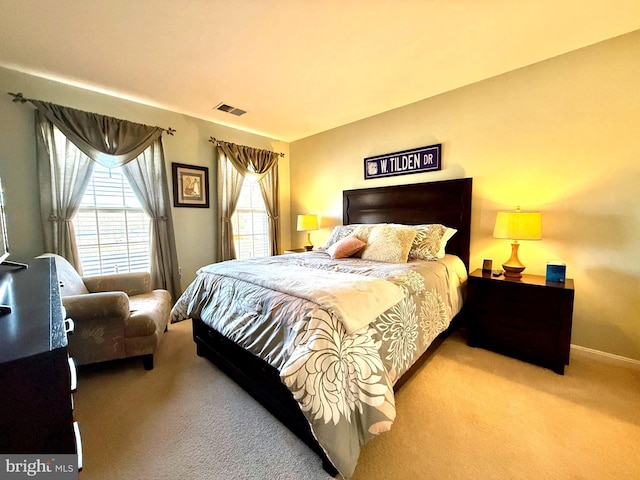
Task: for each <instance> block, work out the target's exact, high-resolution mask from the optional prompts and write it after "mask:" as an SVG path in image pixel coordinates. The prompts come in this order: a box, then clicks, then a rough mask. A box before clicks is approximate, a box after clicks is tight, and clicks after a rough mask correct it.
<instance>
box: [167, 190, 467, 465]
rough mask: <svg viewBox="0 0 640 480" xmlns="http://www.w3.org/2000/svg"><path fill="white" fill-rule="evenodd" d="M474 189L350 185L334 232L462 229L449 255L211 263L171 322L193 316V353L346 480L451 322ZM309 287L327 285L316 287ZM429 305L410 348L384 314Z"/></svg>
mask: <svg viewBox="0 0 640 480" xmlns="http://www.w3.org/2000/svg"><path fill="white" fill-rule="evenodd" d="M471 189H472V179H470V178H464V179H456V180H445V181H439V182H431V183H421V184H411V185H401V186H388V187H377V188H366V189H358V190H348V191H344V192H343V206H344V209H343V225H344V227H343V229H344V230H340V229H339V228H337V229H334V232H332V236H333V235H334V234H338V233H339V234H340V235H342V236H345V235H346V234H348V233H350V234H353V232H354V231H355V232H360V231H363V230H364V231H367V233H371V232H373V230H371V228H373V227H371V228H370V227H368V225H377V226H378V228H376V230H375V231H376V232H379V231H384V232H388V230H389V228H391V227H393V228H397V229H398V231H400V230H402V231H405V230H406V228H405V227H403V226H409V225H433V224H441V225H446V226H447V227H448V228H450V229H455V230H456V233H455V234H454V235H453V236H452V237H451V238H450V239H449V240H448V241H447V242H446V255H445V256H444V257H443V258H439V259H437V260H436V261H423V260H416V261H410V262H407V263H406V264H390V263H381V262H375V261H373V262H372V261H371V260H370V259H366V258H365V259H357V258H356V259H354V258H342V259H332V258H331V256H329V255H328V254H327V252H326V251H323V250H320V251H317V252H305V253H299V254H293V255H282V256H277V257H268V258H267V259H263V260H256V259H252V260H250V261H232V262H221V263H218V264H212V265H208V266H205V267H203V268H202V269H200V270H199V271H198V274H197V277H196V279H195V280H194V282H192V284H191V285H189V287H188V288H187V289H186V290H185V292H184V293H183V295H182V296H181V297H180V299H178V301H177V302H176V305H175V306H174V309H173V311H172V317H171V321H172V322H176V321H180V320H184V319H186V318H191V319H192V322H193V338H194V342H195V344H196V348H197V354H198V355H200V356H204V357H207V358H209V359H210V360H211V361H212V362H213V363H214V364H216V365H217V366H218V367H219V368H220V369H221V370H222V371H224V372H225V373H226V374H227V375H229V376H230V377H231V378H232V379H234V380H235V381H236V382H237V383H238V384H240V385H241V386H242V387H243V388H245V390H247V391H248V392H249V393H250V394H251V395H253V396H254V397H255V398H256V399H257V400H258V401H259V402H260V403H262V404H263V405H264V406H265V407H266V408H267V409H268V410H269V411H270V412H271V413H272V414H273V415H274V416H276V417H277V418H278V419H279V420H280V421H281V422H282V423H284V424H285V425H286V426H287V427H288V428H289V429H290V430H291V431H293V432H294V433H295V434H296V435H297V436H298V437H299V438H300V439H302V440H303V441H304V442H305V443H307V444H308V445H309V446H310V447H311V448H312V449H313V450H314V451H315V452H316V453H317V454H318V455H319V456H320V458H321V459H322V463H323V468H324V469H325V470H326V471H327V472H328V473H330V474H331V475H332V476H336V475H337V474H338V473H341V474H342V475H343V476H345V477H349V476H351V474H352V473H353V471H354V469H355V465H356V462H357V457H358V454H359V451H360V447H361V445H362V444H364V443H366V441H368V440H369V439H370V438H372V437H373V436H375V435H377V434H378V433H381V432H383V431H386V430H388V429H389V428H390V426H391V424H392V422H393V419H394V417H395V403H394V396H393V393H394V391H397V390H398V389H399V388H400V387H401V386H402V385H403V384H404V383H405V382H406V381H407V380H408V379H409V378H410V377H411V375H412V374H413V373H414V372H415V371H416V370H417V369H418V368H419V367H420V366H421V364H422V363H423V362H424V361H425V360H426V359H427V358H428V356H429V355H430V354H431V353H432V352H433V351H434V350H435V349H436V348H437V346H438V345H439V344H440V343H441V342H442V341H443V340H444V338H445V337H446V335H447V334H448V332H450V331H451V330H452V328H454V325H455V324H454V322H453V320H455V318H454V317H455V316H456V314H457V312H459V311H460V309H461V306H462V304H461V302H462V300H461V296H462V292H463V289H464V279H465V278H466V272H467V271H468V266H469V244H470V218H471ZM388 224H391V225H390V226H388ZM351 227H353V229H351ZM356 229H358V230H356ZM393 235H396V233H393ZM412 238H413V237H412ZM373 243H374V242H373V240H372V242H371V244H373ZM364 256H365V255H364V254H363V257H364ZM460 270H462V273H461V272H460ZM427 271H428V272H431V271H433V272H434V275H433V277H434V279H433V280H427V279H428V278H429V279H430V278H431V276H432V275H431V273H428V274H425V272H427ZM454 271H455V272H456V273H455V274H454V273H452V272H454ZM287 272H291V273H293V274H294V275H295V277H296V279H297V280H296V281H295V282H293V281H290V280H288V277H287V275H286V273H287ZM268 277H277V278H276V279H272V278H268ZM285 277H287V278H285ZM365 277H367V278H365ZM454 277H457V281H458V282H459V283H458V284H456V283H455V282H456V278H454ZM417 279H418V280H417ZM432 281H433V282H434V283H433V285H432V286H431V284H429V286H428V287H425V285H427V283H426V282H432ZM273 282H275V283H273ZM349 282H354V283H349ZM338 284H340V285H343V286H345V287H346V288H348V289H349V294H348V295H346V299H344V300H341V302H340V303H325V302H332V301H333V298H334V297H340V296H341V295H342V293H340V291H338V289H337V287H336V285H338ZM436 284H437V285H436ZM310 285H314V286H317V285H320V286H322V285H325V286H326V287H325V288H326V289H325V290H321V293H317V292H316V291H315V290H314V291H313V292H311V291H310V290H311V288H310V287H309V286H310ZM440 289H444V290H440ZM341 291H343V290H341ZM398 292H402V297H398V296H397V295H398ZM429 292H433V295H431V296H430V294H429ZM436 296H437V298H438V299H439V300H438V302H436V303H435V304H434V303H433V302H434V300H433V298H436ZM327 298H329V300H327ZM367 298H368V299H369V301H367ZM372 299H375V300H372ZM408 299H411V301H409V300H408ZM429 302H431V304H433V305H432V306H433V308H434V311H437V315H436V314H428V315H427V316H433V317H434V318H435V317H438V319H439V320H438V323H439V325H438V328H437V329H435V328H432V327H429V326H424V325H423V326H422V333H419V330H418V329H417V328H418V327H417V326H416V325H414V326H413V327H412V328H414V329H415V332H414V333H413V334H412V335H413V337H412V338H415V342H414V343H415V345H414V344H411V345H412V347H411V348H410V349H409V348H407V347H406V342H405V343H402V342H400V343H398V342H397V338H395V337H394V335H393V332H392V330H393V327H392V326H391V324H390V321H389V318H391V317H394V316H398V315H396V314H397V312H398V311H401V312H403V308H405V307H401V306H403V305H412V306H413V308H419V309H420V308H422V309H424V308H426V306H428V304H429ZM389 305H391V307H390V306H389ZM416 305H417V307H416ZM430 308H431V307H430ZM381 312H382V313H381ZM403 314H404V313H403ZM372 317H373V318H372ZM445 317H446V318H445ZM346 318H349V321H346V320H345V319H346ZM416 318H418V316H416ZM420 318H421V319H422V318H423V317H422V316H420ZM258 324H259V325H260V327H259V328H258V327H257V325H258ZM426 332H428V335H427V333H426ZM394 338H395V340H394ZM394 342H395V343H394ZM318 345H322V348H319V347H318ZM327 345H329V347H327ZM344 352H349V355H343V353H344ZM354 352H356V353H355V357H357V358H356V360H357V361H353V358H355V357H354V354H353V353H354ZM363 352H364V353H363ZM361 353H362V356H360V357H358V355H360V354H361ZM346 357H349V361H350V362H353V363H348V362H347V360H345V358H346ZM347 377H348V378H347Z"/></svg>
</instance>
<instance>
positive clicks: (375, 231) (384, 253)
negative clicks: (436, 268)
mask: <svg viewBox="0 0 640 480" xmlns="http://www.w3.org/2000/svg"><path fill="white" fill-rule="evenodd" d="M354 233H355V232H354ZM415 236H416V230H415V229H413V228H410V227H407V228H392V227H390V226H388V225H378V226H375V227H372V228H371V231H370V233H369V235H368V242H367V246H366V247H365V248H364V250H362V255H361V256H362V259H363V260H375V261H378V262H387V263H407V258H408V256H409V250H410V249H411V244H412V242H413V239H414V238H415Z"/></svg>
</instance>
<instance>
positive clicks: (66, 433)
mask: <svg viewBox="0 0 640 480" xmlns="http://www.w3.org/2000/svg"><path fill="white" fill-rule="evenodd" d="M28 265H29V266H28V268H26V269H16V268H15V267H11V266H5V265H0V303H1V304H5V305H8V306H10V307H11V312H9V313H3V314H2V315H0V385H1V388H0V452H2V453H22V454H39V453H59V454H62V453H64V454H76V453H77V454H78V461H79V465H78V467H79V468H81V465H82V452H81V447H80V432H79V429H78V424H77V423H76V422H75V421H74V417H73V391H74V390H75V388H76V371H75V365H74V363H73V360H72V359H70V358H69V355H68V352H67V333H68V332H67V330H70V329H71V325H72V323H71V322H70V321H68V322H67V321H65V318H64V309H63V307H62V302H61V299H60V291H59V287H58V278H57V275H56V266H55V263H54V261H53V259H50V258H42V259H34V260H32V261H31V262H29V264H28Z"/></svg>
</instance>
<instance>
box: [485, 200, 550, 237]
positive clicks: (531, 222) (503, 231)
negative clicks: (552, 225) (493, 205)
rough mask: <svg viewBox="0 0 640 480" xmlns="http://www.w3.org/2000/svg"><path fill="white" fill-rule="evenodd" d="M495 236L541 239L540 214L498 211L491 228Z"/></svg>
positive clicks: (518, 210)
mask: <svg viewBox="0 0 640 480" xmlns="http://www.w3.org/2000/svg"><path fill="white" fill-rule="evenodd" d="M493 236H494V237H495V238H508V239H511V240H540V239H542V216H541V215H540V213H539V212H522V211H520V207H518V208H517V209H516V211H515V212H498V215H497V216H496V224H495V227H494V229H493Z"/></svg>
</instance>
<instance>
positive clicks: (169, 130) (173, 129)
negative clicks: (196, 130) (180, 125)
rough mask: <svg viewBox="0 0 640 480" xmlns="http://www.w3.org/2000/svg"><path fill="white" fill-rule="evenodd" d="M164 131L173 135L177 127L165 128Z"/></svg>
mask: <svg viewBox="0 0 640 480" xmlns="http://www.w3.org/2000/svg"><path fill="white" fill-rule="evenodd" d="M164 131H165V132H167V135H171V136H173V134H174V133H176V130H175V128H171V127H169V128H165V129H164Z"/></svg>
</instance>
